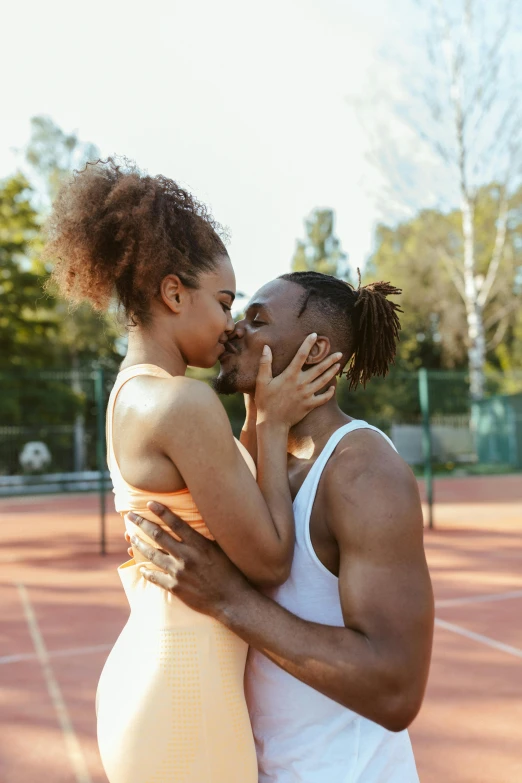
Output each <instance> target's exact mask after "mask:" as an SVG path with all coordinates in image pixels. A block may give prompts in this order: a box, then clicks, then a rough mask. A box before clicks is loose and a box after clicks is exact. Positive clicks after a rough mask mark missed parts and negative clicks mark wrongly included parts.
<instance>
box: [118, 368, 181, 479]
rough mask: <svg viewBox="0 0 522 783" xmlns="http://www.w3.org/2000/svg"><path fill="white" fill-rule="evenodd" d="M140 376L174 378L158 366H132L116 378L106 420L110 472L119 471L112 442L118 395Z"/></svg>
mask: <svg viewBox="0 0 522 783" xmlns="http://www.w3.org/2000/svg"><path fill="white" fill-rule="evenodd" d="M138 375H149V376H152V377H153V378H172V375H171V374H170V373H168V372H167V371H166V370H164V369H162V368H161V367H158V366H157V365H156V364H132V365H131V366H130V367H126V368H125V369H124V370H120V372H119V373H118V375H117V376H116V380H115V382H114V386H113V387H112V390H111V393H110V397H109V402H108V404H107V416H106V419H105V437H106V443H107V464H108V467H109V470H110V471H112V470H114V469H115V468H116V470H118V471H119V468H118V464H117V462H116V457H115V455H114V446H113V442H112V422H113V418H114V405H115V404H116V400H117V398H118V394H119V393H120V391H121V389H122V387H123V386H125V384H126V383H127V381H130V380H131V379H132V378H136V377H137V376H138Z"/></svg>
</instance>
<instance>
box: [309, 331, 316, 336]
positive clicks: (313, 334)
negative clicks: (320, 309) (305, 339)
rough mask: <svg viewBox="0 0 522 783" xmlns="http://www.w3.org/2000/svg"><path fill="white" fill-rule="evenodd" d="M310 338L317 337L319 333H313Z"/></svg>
mask: <svg viewBox="0 0 522 783" xmlns="http://www.w3.org/2000/svg"><path fill="white" fill-rule="evenodd" d="M309 337H317V332H312V334H310V335H309Z"/></svg>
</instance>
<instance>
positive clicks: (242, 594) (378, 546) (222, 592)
mask: <svg viewBox="0 0 522 783" xmlns="http://www.w3.org/2000/svg"><path fill="white" fill-rule="evenodd" d="M354 435H355V434H354ZM352 437H353V435H352ZM376 437H378V438H380V436H376ZM360 440H361V442H362V439H360ZM367 440H368V439H367ZM355 446H357V444H356V443H355V440H354V441H353V443H352V449H354V447H355ZM383 447H386V451H385V455H386V462H385V464H384V466H380V465H379V463H380V462H382V460H381V459H380V458H379V453H378V452H379V446H377V447H376V446H375V444H370V453H369V454H368V456H366V454H365V452H364V449H362V453H361V448H362V447H361V443H359V446H358V448H356V449H355V450H349V449H339V454H336V455H334V457H332V459H331V460H330V462H329V464H328V467H327V469H326V470H325V475H324V481H325V485H324V488H323V490H322V495H321V497H322V498H323V501H324V503H325V506H324V508H325V514H326V518H327V520H328V525H329V527H330V530H331V532H332V535H334V537H335V538H336V539H337V542H338V545H339V551H340V573H339V591H340V598H341V605H342V609H343V615H344V620H345V624H346V627H344V628H338V627H330V626H325V625H320V624H317V623H310V622H306V621H304V620H302V619H300V618H298V617H296V616H295V615H292V614H291V613H290V612H288V611H286V610H285V609H283V608H282V607H281V606H279V605H278V604H276V603H275V602H274V601H272V600H270V599H269V598H267V597H266V596H264V595H262V594H260V593H258V592H257V591H256V590H255V589H254V588H252V587H251V586H250V585H249V584H248V582H247V581H246V580H245V579H244V578H243V577H242V576H241V574H239V573H238V572H237V570H236V569H234V567H233V566H232V564H230V563H229V561H228V560H227V559H226V558H225V556H224V555H223V554H222V553H221V552H220V550H219V548H218V547H216V546H215V545H213V544H212V543H211V542H208V541H206V540H204V539H202V537H201V536H198V535H197V534H196V533H195V532H194V531H192V530H190V529H187V526H186V525H184V523H182V522H180V521H179V520H177V519H176V518H175V517H174V515H172V514H171V513H170V512H168V511H167V510H166V509H165V510H164V511H161V517H162V519H163V521H164V522H166V523H167V524H169V525H170V527H171V528H172V529H173V531H174V532H175V533H176V535H178V536H180V537H181V538H182V541H181V543H178V542H175V541H172V539H171V540H170V541H167V539H168V538H169V536H168V534H166V533H164V534H161V532H158V534H157V535H158V537H157V542H158V544H159V546H161V547H162V548H163V549H165V550H166V551H168V552H171V553H172V554H173V555H174V556H175V558H176V559H174V558H172V557H170V556H169V555H163V554H162V553H158V554H154V553H151V552H149V550H147V551H145V549H146V547H144V546H143V545H140V547H139V548H140V549H141V550H142V552H143V553H144V554H145V555H146V556H149V554H152V556H153V560H154V562H155V563H156V564H157V565H158V566H159V567H160V568H162V569H164V571H166V575H165V574H162V573H161V572H160V571H149V572H146V573H145V576H147V578H151V579H152V581H155V582H157V583H158V584H161V585H163V586H164V587H166V588H167V589H171V590H172V592H173V593H175V594H176V595H177V596H179V597H180V598H181V599H182V600H183V601H185V602H186V603H187V604H188V605H190V606H192V607H193V608H194V609H196V610H197V611H201V612H204V613H206V614H210V615H212V616H214V617H216V618H217V619H219V620H220V621H221V622H222V623H223V624H225V625H226V626H227V627H228V628H230V630H232V631H233V632H234V633H236V634H237V635H238V636H240V637H241V638H242V639H244V640H245V641H246V642H248V644H250V645H251V646H252V647H255V648H256V649H258V650H260V651H261V652H263V653H264V654H265V655H266V656H267V657H268V658H270V659H271V660H272V661H274V662H275V663H276V664H277V665H278V666H280V667H281V668H283V669H285V670H286V671H288V672H289V673H290V674H292V675H293V676H294V677H297V678H298V679H300V680H302V681H303V682H305V683H306V684H307V685H310V686H311V687H312V688H314V689H315V690H318V691H320V692H321V693H324V694H325V695H326V696H329V697H330V698H332V699H334V700H335V701H337V702H339V703H340V704H342V705H343V706H345V707H347V708H349V709H352V710H354V711H355V712H357V713H358V714H360V715H363V716H365V717H367V718H369V719H370V720H373V721H375V722H376V723H379V724H381V725H383V726H384V727H385V728H387V729H389V730H391V731H399V730H401V729H404V728H406V727H407V726H408V725H409V724H410V723H411V721H412V720H413V718H414V717H415V716H416V714H417V712H418V710H419V708H420V705H421V702H422V697H423V694H424V689H425V685H426V680H427V675H428V668H429V660H430V653H431V642H432V632H433V596H432V592H431V584H430V579H429V575H428V570H427V566H426V561H425V557H424V550H423V543H422V516H421V509H420V502H419V498H418V492H417V488H416V483H415V481H414V479H413V476H412V475H411V472H410V471H409V468H407V467H406V466H405V465H404V464H403V463H402V461H401V460H400V458H398V457H397V458H396V459H395V458H392V459H391V461H390V457H394V455H392V454H391V451H390V450H389V447H388V446H387V445H386V444H385V442H384V441H383ZM376 448H377V455H376V453H375V449H376ZM155 513H158V512H157V511H155ZM141 524H142V526H143V527H144V530H145V532H146V533H147V534H148V535H151V532H153V526H152V523H149V522H146V521H144V522H143V523H141ZM149 526H150V530H151V532H149ZM158 530H159V529H158Z"/></svg>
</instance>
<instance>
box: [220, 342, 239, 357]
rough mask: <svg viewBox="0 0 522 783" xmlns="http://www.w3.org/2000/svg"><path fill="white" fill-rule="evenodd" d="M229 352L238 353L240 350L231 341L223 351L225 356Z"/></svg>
mask: <svg viewBox="0 0 522 783" xmlns="http://www.w3.org/2000/svg"><path fill="white" fill-rule="evenodd" d="M227 353H229V354H233V353H238V350H237V348H235V347H234V346H233V345H231V344H230V343H225V350H224V352H223V356H226V355H227Z"/></svg>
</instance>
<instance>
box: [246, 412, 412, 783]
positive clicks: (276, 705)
mask: <svg viewBox="0 0 522 783" xmlns="http://www.w3.org/2000/svg"><path fill="white" fill-rule="evenodd" d="M359 429H372V430H375V431H376V432H379V433H380V434H381V435H382V436H383V437H384V438H386V440H387V441H388V442H389V443H390V445H391V446H392V447H393V448H395V447H394V446H393V443H392V442H391V441H390V439H389V438H388V437H387V436H386V435H385V434H384V433H383V432H381V431H380V430H377V429H376V428H375V427H372V426H371V425H370V424H367V423H366V422H365V421H359V420H355V421H351V422H349V424H346V425H345V426H343V427H341V428H340V429H338V430H337V431H336V432H334V434H333V435H332V437H331V438H330V440H329V441H328V443H327V444H326V446H325V447H324V449H323V451H322V452H321V454H320V455H319V457H318V458H317V460H316V461H315V463H314V465H313V466H312V468H311V470H310V471H309V473H308V475H307V476H306V478H305V480H304V482H303V484H302V486H301V488H300V490H299V492H298V493H297V495H296V498H295V500H294V516H295V527H296V541H295V552H294V560H293V564H292V570H291V573H290V577H289V579H288V580H287V581H286V582H285V583H284V584H283V585H281V587H278V588H276V589H275V590H272V591H270V593H269V595H270V597H271V598H273V599H274V601H277V603H278V604H281V606H284V607H285V608H286V609H288V611H290V612H292V613H293V614H295V615H297V616H298V617H302V618H303V619H304V620H308V621H309V622H314V623H321V624H323V625H333V626H343V625H344V622H343V616H342V612H341V603H340V598H339V589H338V579H337V577H335V576H334V575H333V574H331V573H330V571H328V569H327V568H325V566H324V565H323V564H322V563H321V561H320V560H319V558H318V557H317V555H316V554H315V551H314V549H313V546H312V541H311V538H310V515H311V513H312V507H313V504H314V500H315V495H316V492H317V487H318V485H319V480H320V478H321V474H322V472H323V470H324V467H325V465H326V463H327V462H328V459H329V458H330V456H331V455H332V453H333V451H334V449H335V447H336V446H337V445H338V443H339V441H340V440H341V439H342V438H343V437H344V436H345V435H347V434H348V433H350V432H353V431H354V430H359ZM245 687H246V695H247V702H248V708H249V712H250V718H251V721H252V726H253V730H254V736H255V740H256V749H257V756H258V764H259V783H418V781H419V778H418V775H417V771H416V768H415V760H414V758H413V752H412V748H411V743H410V739H409V736H408V732H407V731H402V732H399V733H393V732H390V731H387V730H386V729H384V728H382V726H379V725H377V723H373V722H372V721H370V720H367V719H366V718H363V717H361V716H360V715H357V714H356V713H355V712H352V711H351V710H348V709H346V708H345V707H342V706H341V705H340V704H337V702H335V701H332V699H329V698H328V697H326V696H323V695H322V694H321V693H319V692H318V691H315V690H314V689H313V688H310V686H308V685H305V684H304V683H302V682H301V681H300V680H297V679H295V677H292V675H290V674H288V673H287V672H285V671H283V670H282V669H280V668H279V667H278V666H276V665H275V664H274V663H272V662H271V661H269V660H268V658H266V657H265V656H264V655H262V654H261V653H260V652H258V651H257V650H254V649H251V650H250V653H249V659H248V663H247V670H246V676H245Z"/></svg>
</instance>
